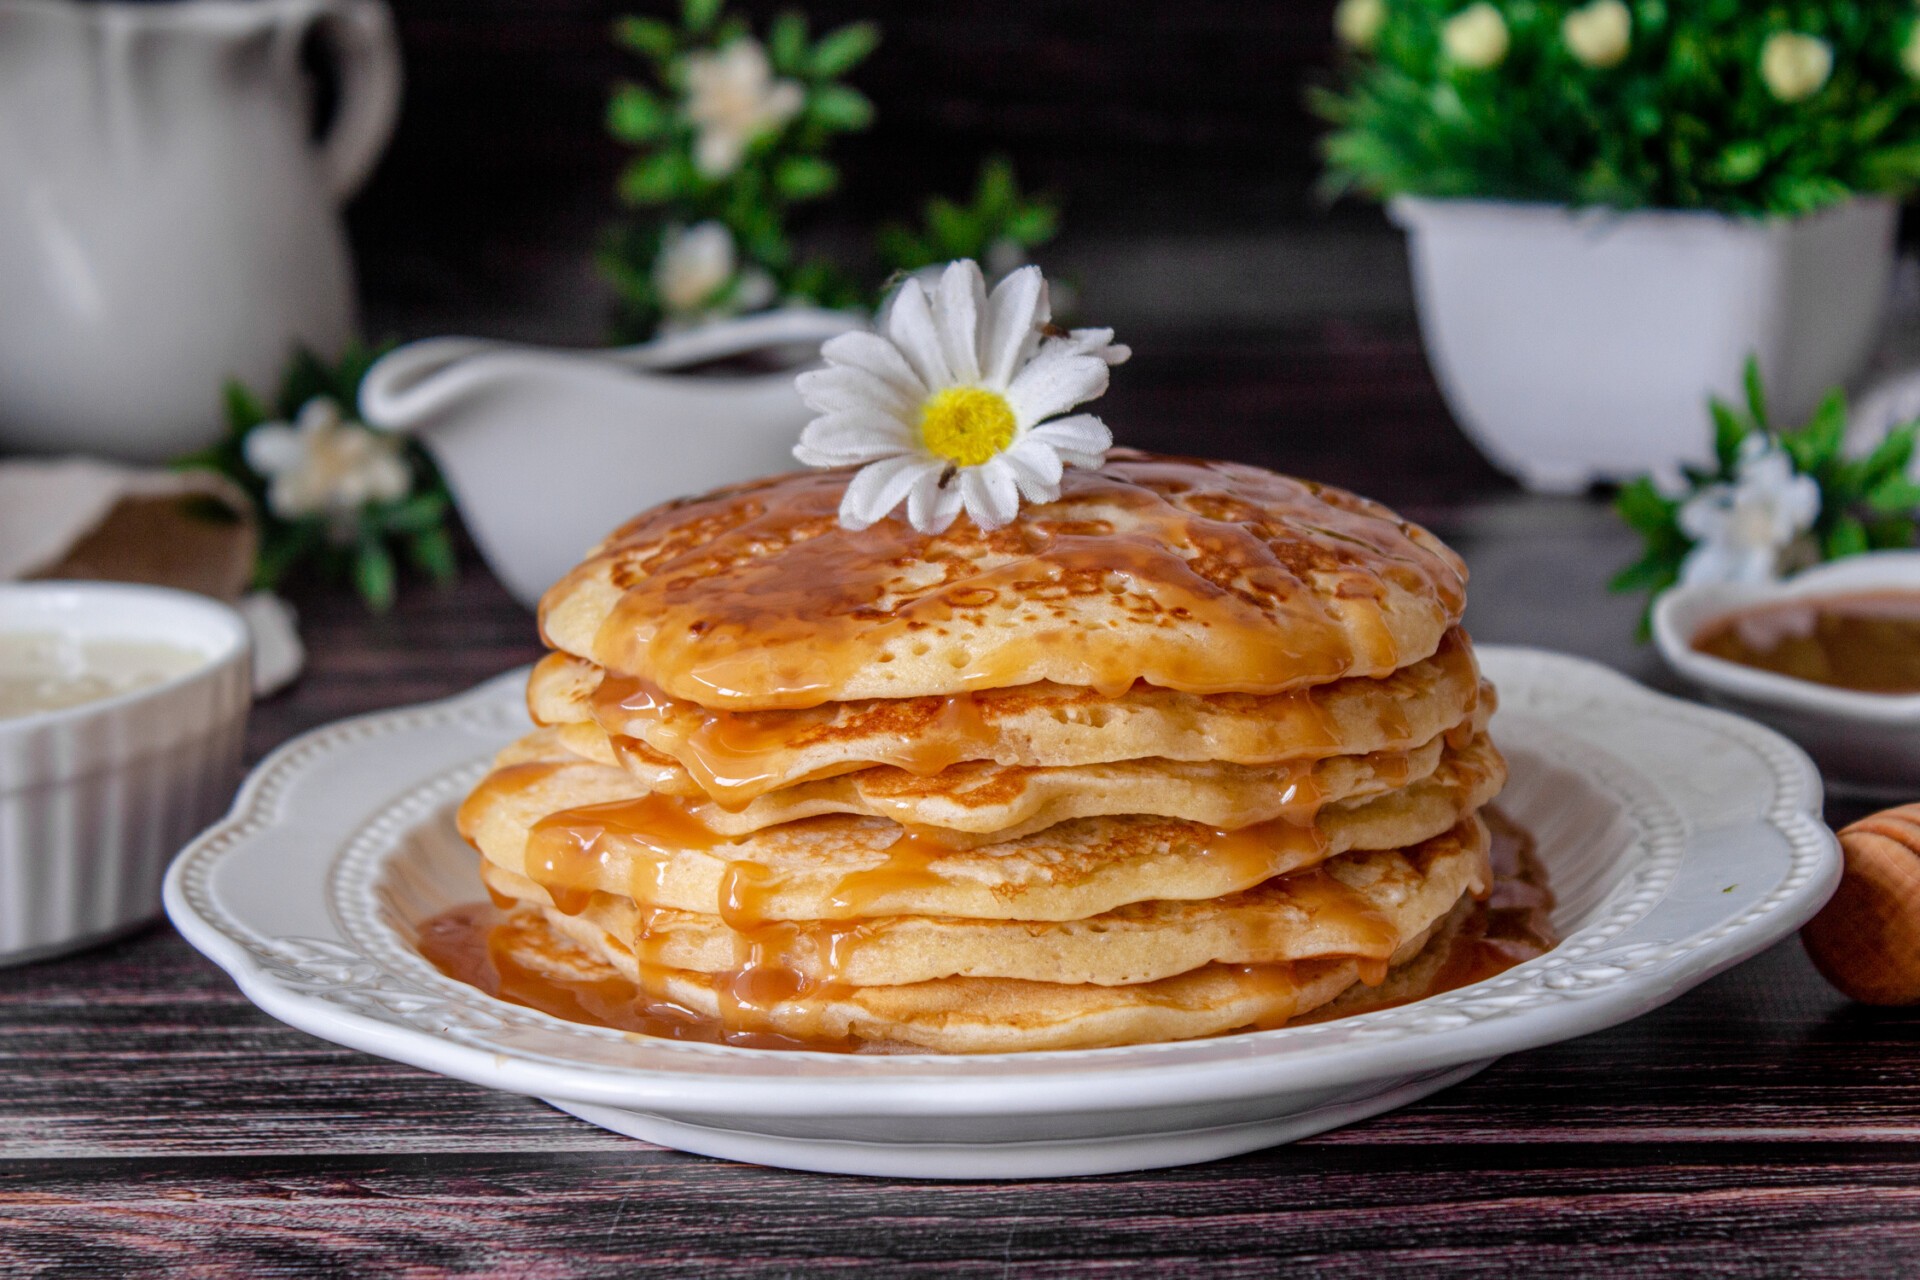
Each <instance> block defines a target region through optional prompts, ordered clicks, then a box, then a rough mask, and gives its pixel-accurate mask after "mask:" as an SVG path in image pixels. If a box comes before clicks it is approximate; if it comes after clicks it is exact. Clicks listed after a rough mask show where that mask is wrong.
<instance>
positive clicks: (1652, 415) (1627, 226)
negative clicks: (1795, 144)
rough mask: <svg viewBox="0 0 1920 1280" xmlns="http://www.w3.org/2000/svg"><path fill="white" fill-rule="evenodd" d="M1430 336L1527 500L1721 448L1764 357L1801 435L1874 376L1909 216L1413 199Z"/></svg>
mask: <svg viewBox="0 0 1920 1280" xmlns="http://www.w3.org/2000/svg"><path fill="white" fill-rule="evenodd" d="M1390 212H1391V215H1392V217H1393V219H1394V221H1396V222H1397V223H1399V224H1400V225H1401V226H1402V227H1404V228H1406V230H1407V233H1408V239H1409V248H1410V252H1411V257H1412V264H1413V282H1414V293H1415V297H1416V299H1417V301H1418V304H1419V313H1420V332H1421V335H1422V337H1423V338H1424V340H1425V343H1426V348H1427V355H1428V358H1429V359H1430V360H1431V361H1432V363H1433V368H1434V373H1435V375H1436V376H1437V377H1438V378H1439V380H1440V387H1441V390H1442V392H1444V394H1445V395H1446V398H1447V404H1448V406H1449V407H1450V408H1451V409H1452V410H1453V414H1454V417H1455V418H1457V419H1458V420H1459V422H1460V425H1461V427H1462V428H1463V429H1464V430H1465V431H1466V433H1467V435H1468V436H1469V437H1470V438H1471V439H1472V440H1473V442H1474V443H1475V444H1476V445H1478V446H1479V447H1480V449H1481V451H1482V452H1483V453H1485V454H1486V455H1487V457H1488V458H1490V459H1492V461H1493V462H1494V463H1495V464H1496V465H1497V466H1499V467H1501V468H1502V469H1503V470H1506V471H1509V472H1511V473H1512V474H1513V475H1515V476H1516V477H1518V478H1519V480H1520V481H1521V483H1523V484H1525V485H1526V486H1527V487H1528V488H1530V489H1535V490H1540V491H1544V492H1568V491H1575V490H1579V489H1582V488H1584V487H1585V486H1587V485H1588V484H1590V483H1592V482H1593V481H1596V480H1617V479H1623V478H1626V477H1630V476H1633V475H1637V474H1639V473H1641V472H1646V471H1652V472H1655V473H1657V474H1660V475H1673V474H1675V473H1677V471H1678V468H1679V465H1680V464H1681V463H1682V462H1694V461H1697V462H1704V461H1706V460H1707V459H1708V456H1709V454H1710V452H1711V447H1710V442H1711V440H1712V431H1711V428H1710V426H1709V423H1708V418H1707V409H1706V402H1707V397H1708V396H1709V395H1714V394H1717V395H1720V396H1722V397H1723V398H1728V399H1737V398H1738V397H1739V395H1740V374H1741V368H1742V366H1743V365H1744V363H1745V362H1746V359H1747V357H1748V355H1749V354H1751V355H1755V356H1757V357H1758V358H1759V361H1760V369H1761V373H1762V375H1763V376H1764V378H1765V380H1766V385H1767V389H1768V392H1769V399H1770V402H1771V407H1772V408H1773V410H1774V416H1775V417H1776V418H1777V419H1778V420H1779V421H1780V422H1781V423H1782V424H1786V425H1798V424H1799V422H1800V421H1801V420H1802V419H1804V417H1805V415H1806V414H1808V413H1809V412H1811V410H1812V409H1813V407H1814V405H1815V404H1816V403H1818V401H1819V399H1820V397H1821V396H1822V395H1823V394H1824V393H1825V392H1826V390H1827V389H1828V388H1829V387H1832V386H1835V385H1837V384H1840V383H1844V382H1845V381H1847V380H1848V379H1849V378H1851V377H1853V376H1854V375H1855V374H1857V373H1858V372H1860V370H1861V368H1862V366H1863V365H1864V364H1865V362H1866V359H1867V356H1868V354H1869V353H1870V352H1871V350H1872V348H1873V343H1874V339H1875V337H1876V333H1877V330H1878V328H1879V324H1880V318H1881V314H1882V311H1883V309H1884V307H1885V304H1886V298H1887V290H1888V283H1889V279H1890V277H1891V275H1892V270H1893V237H1894V229H1895V221H1896V208H1895V206H1894V204H1893V202H1892V201H1890V200H1884V199H1879V198H1862V199H1857V200H1854V201H1852V202H1850V203H1848V204H1845V205H1842V206H1840V207H1838V208H1834V209H1829V210H1826V211H1824V212H1821V213H1817V214H1813V215H1810V216H1808V217H1805V218H1794V219H1778V218H1776V219H1739V218H1729V217H1724V216H1721V215H1719V214H1711V213H1695V212H1676V211H1671V210H1640V211H1635V212H1628V213H1622V212H1618V211H1614V210H1598V209H1593V210H1575V209H1568V208H1565V207H1562V206H1559V205H1540V204H1512V203H1505V202H1501V201H1491V200H1425V199H1410V198H1402V199H1399V200H1396V201H1394V202H1393V205H1392V207H1391V209H1390Z"/></svg>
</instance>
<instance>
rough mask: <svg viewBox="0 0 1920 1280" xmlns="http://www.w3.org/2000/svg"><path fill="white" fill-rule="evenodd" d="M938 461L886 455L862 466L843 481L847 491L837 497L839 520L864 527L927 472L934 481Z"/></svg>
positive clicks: (897, 502)
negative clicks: (877, 460) (881, 459)
mask: <svg viewBox="0 0 1920 1280" xmlns="http://www.w3.org/2000/svg"><path fill="white" fill-rule="evenodd" d="M940 470H941V466H940V464H939V463H938V462H934V461H931V460H929V459H926V458H919V457H899V458H888V459H887V460H885V461H884V462H876V463H874V464H873V465H871V466H868V467H862V468H861V469H860V470H859V471H857V472H855V473H854V476H853V479H851V480H849V481H847V492H846V495H845V496H844V497H842V498H841V499H840V523H841V524H843V525H845V526H846V527H847V528H849V529H854V530H859V529H864V528H866V527H867V526H868V525H871V524H876V523H878V522H879V521H881V520H884V519H886V518H887V513H888V512H890V511H892V510H893V509H894V508H895V507H897V506H899V505H900V502H901V500H902V499H903V498H905V497H906V496H907V494H908V492H909V491H910V490H911V489H912V488H913V487H914V485H915V484H916V483H917V482H918V481H919V480H920V479H921V477H922V475H923V474H925V473H929V472H931V474H932V475H933V478H934V479H935V480H936V481H937V480H938V479H939V478H940Z"/></svg>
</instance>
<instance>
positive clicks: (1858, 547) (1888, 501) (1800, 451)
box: [1608, 359, 1920, 638]
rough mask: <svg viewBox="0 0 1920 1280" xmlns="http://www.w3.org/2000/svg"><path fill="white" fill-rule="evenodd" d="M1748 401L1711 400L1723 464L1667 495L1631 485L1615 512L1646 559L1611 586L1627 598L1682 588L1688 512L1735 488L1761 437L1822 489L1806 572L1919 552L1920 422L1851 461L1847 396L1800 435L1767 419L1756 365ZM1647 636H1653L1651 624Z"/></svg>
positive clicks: (1697, 472) (1804, 553) (1824, 408)
mask: <svg viewBox="0 0 1920 1280" xmlns="http://www.w3.org/2000/svg"><path fill="white" fill-rule="evenodd" d="M1745 390H1746V403H1745V405H1744V406H1742V407H1740V408H1736V407H1734V406H1732V405H1729V404H1727V403H1725V402H1724V401H1722V400H1720V399H1718V398H1717V397H1716V398H1715V399H1713V400H1712V401H1711V402H1710V407H1711V411H1712V416H1713V455H1714V465H1713V466H1712V467H1711V468H1706V467H1691V466H1690V467H1686V468H1684V469H1683V471H1684V476H1685V485H1684V487H1683V488H1682V489H1681V490H1680V491H1679V492H1677V493H1672V492H1666V491H1664V490H1662V489H1661V487H1660V486H1659V485H1658V484H1656V483H1655V482H1654V480H1653V478H1652V477H1650V476H1642V477H1640V478H1639V479H1637V480H1634V481H1632V482H1631V483H1629V484H1627V485H1625V486H1623V487H1622V488H1621V490H1620V493H1619V495H1618V497H1617V498H1616V499H1615V500H1614V510H1615V511H1617V512H1618V513H1619V515H1620V518H1621V519H1622V520H1624V521H1625V522H1626V523H1627V525H1628V526H1629V527H1630V528H1632V529H1633V530H1634V532H1636V533H1638V534H1639V535H1640V537H1641V539H1642V540H1643V542H1644V544H1645V547H1644V551H1643V553H1642V555H1641V556H1640V558H1639V559H1638V560H1636V561H1634V562H1633V563H1632V564H1630V565H1628V566H1627V567H1626V568H1625V569H1622V570H1621V571H1620V572H1619V573H1618V574H1617V575H1615V577H1614V578H1613V580H1612V581H1611V582H1610V583H1609V584H1608V589H1609V590H1611V591H1615V592H1621V593H1628V594H1631V593H1638V592H1646V593H1647V594H1648V603H1649V608H1651V602H1652V597H1654V596H1657V595H1658V594H1659V593H1660V592H1662V591H1665V590H1666V589H1667V588H1668V587H1671V586H1673V585H1674V584H1675V583H1676V582H1678V581H1679V580H1680V573H1681V567H1682V565H1683V564H1684V563H1685V562H1686V558H1687V555H1688V553H1690V552H1691V551H1692V550H1693V549H1694V546H1695V540H1694V539H1693V538H1691V537H1690V536H1688V534H1687V533H1686V531H1685V529H1683V528H1682V525H1681V515H1680V513H1681V509H1682V508H1683V507H1685V506H1686V504H1687V502H1688V501H1689V500H1690V499H1692V498H1693V497H1695V496H1696V495H1698V494H1700V493H1701V492H1702V491H1704V490H1706V489H1708V488H1709V487H1710V486H1714V485H1731V484H1734V483H1735V482H1736V481H1737V480H1738V478H1739V467H1740V462H1741V458H1742V454H1743V452H1744V451H1745V450H1747V449H1749V448H1750V447H1751V446H1750V444H1749V442H1750V441H1753V440H1755V439H1756V438H1758V439H1761V440H1765V441H1768V442H1769V443H1770V444H1773V445H1777V446H1778V447H1779V448H1780V449H1781V450H1783V451H1784V452H1785V454H1786V456H1787V457H1788V458H1789V459H1790V460H1791V461H1792V464H1793V470H1794V472H1795V473H1797V474H1799V475H1802V476H1807V477H1810V478H1811V479H1812V480H1813V482H1814V484H1815V485H1817V486H1818V487H1819V491H1820V509H1819V514H1818V516H1817V518H1816V519H1815V521H1814V523H1813V527H1812V528H1811V529H1810V530H1808V532H1807V534H1806V535H1805V536H1804V538H1802V539H1801V541H1800V543H1799V545H1798V546H1796V547H1794V548H1792V549H1791V554H1790V557H1789V558H1790V560H1793V561H1797V562H1798V564H1799V565H1800V566H1802V567H1803V566H1804V565H1806V564H1812V563H1818V562H1819V561H1822V560H1838V559H1840V558H1841V557H1843V556H1851V555H1858V554H1859V553H1861V552H1863V551H1878V550H1885V549H1890V548H1900V547H1910V546H1912V545H1914V541H1915V535H1916V531H1917V529H1920V525H1917V524H1916V510H1917V509H1920V485H1917V484H1915V483H1914V482H1913V480H1912V479H1911V477H1910V474H1909V468H1910V466H1911V464H1912V461H1913V453H1914V444H1915V439H1916V436H1917V435H1920V422H1909V423H1906V424H1905V425H1902V426H1898V427H1895V428H1894V429H1893V430H1892V431H1890V432H1888V433H1887V437H1886V439H1884V440H1882V441H1881V442H1880V443H1879V444H1878V445H1876V446H1875V447H1874V448H1873V449H1872V451H1870V452H1869V453H1867V454H1866V456H1864V457H1849V456H1848V455H1847V453H1846V435H1847V401H1846V396H1845V393H1843V392H1841V391H1840V390H1838V389H1835V390H1833V391H1831V392H1829V393H1828V394H1827V396H1826V398H1825V399H1824V400H1822V401H1821V402H1820V407H1819V408H1818V409H1816V410H1815V411H1814V414H1813V417H1812V418H1811V419H1810V420H1809V421H1808V422H1807V423H1806V425H1805V426H1802V427H1800V428H1798V429H1796V430H1791V431H1781V430H1777V429H1776V428H1775V427H1774V426H1773V424H1772V422H1771V421H1770V420H1769V417H1768V413H1767V397H1766V390H1765V388H1764V387H1763V386H1762V385H1761V380H1760V369H1759V365H1758V363H1757V362H1756V361H1754V360H1752V359H1749V360H1748V361H1747V366H1746V376H1745ZM1641 631H1642V636H1643V638H1644V635H1645V632H1646V619H1645V617H1644V616H1643V618H1642V622H1641Z"/></svg>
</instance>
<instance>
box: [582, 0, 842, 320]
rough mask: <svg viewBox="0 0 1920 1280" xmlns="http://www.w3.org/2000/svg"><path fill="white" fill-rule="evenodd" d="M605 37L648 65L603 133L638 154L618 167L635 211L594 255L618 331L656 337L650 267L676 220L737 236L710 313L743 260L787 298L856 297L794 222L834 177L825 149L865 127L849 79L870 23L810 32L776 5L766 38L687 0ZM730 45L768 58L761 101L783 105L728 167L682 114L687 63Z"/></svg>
mask: <svg viewBox="0 0 1920 1280" xmlns="http://www.w3.org/2000/svg"><path fill="white" fill-rule="evenodd" d="M614 35H615V39H616V40H617V41H618V42H619V43H620V44H621V45H623V46H624V47H626V48H627V49H629V50H631V51H632V52H634V53H637V54H639V55H640V56H641V57H642V58H643V59H644V60H645V61H646V63H647V66H648V71H649V83H646V84H642V83H638V82H632V81H628V82H623V83H621V84H619V85H617V86H616V87H615V89H614V93H613V98H612V101H611V103H610V104H609V106H608V111H607V128H608V131H609V132H611V133H612V135H613V136H614V137H615V138H616V139H618V140H619V141H621V142H624V143H627V144H628V145H630V146H632V147H633V148H634V149H635V152H636V154H635V156H634V158H633V160H632V161H630V162H629V163H628V164H627V166H626V168H625V169H623V170H622V171H621V174H620V177H619V182H618V192H619V195H620V199H621V200H622V202H623V203H625V204H626V205H628V206H629V207H631V208H633V209H636V210H640V211H642V213H643V216H641V217H638V218H636V219H634V220H632V221H630V222H629V223H627V224H626V225H624V226H622V227H620V228H618V229H617V230H616V231H615V233H614V234H613V236H612V238H611V239H610V241H609V243H608V244H607V246H606V248H605V250H604V251H603V253H602V255H601V262H602V266H603V268H604V269H605V270H606V272H607V274H608V276H609V277H610V278H611V279H612V281H613V282H614V285H615V287H616V289H617V290H618V291H619V294H620V302H621V316H620V320H619V327H620V329H621V330H622V331H623V334H624V336H627V337H631V338H638V337H643V336H646V335H648V334H651V333H652V332H653V331H654V329H655V328H657V327H658V325H659V324H660V322H661V320H662V319H664V318H667V316H668V314H669V311H670V308H669V307H668V306H667V305H666V300H665V299H663V298H662V296H661V293H660V289H659V286H658V281H657V280H656V278H655V274H654V264H655V262H656V260H657V258H658V256H659V254H660V252H661V251H662V248H663V247H664V245H665V243H666V240H667V232H668V229H669V228H670V227H674V226H688V225H693V224H697V223H702V222H707V221H714V222H718V223H719V224H720V225H722V226H724V227H725V228H726V229H727V231H728V232H729V233H730V234H731V236H732V238H733V243H734V246H735V253H736V255H737V259H736V262H735V265H734V270H733V271H732V272H731V273H730V276H729V278H728V279H726V280H725V281H723V282H722V283H720V284H719V285H718V286H716V288H715V290H714V291H713V296H711V297H710V298H709V299H707V302H708V303H709V304H711V309H712V310H713V311H715V312H724V311H726V310H728V309H729V304H732V303H735V302H737V301H738V298H737V295H738V293H739V291H740V290H741V288H742V285H743V282H744V281H745V280H746V279H747V275H746V273H747V271H748V269H749V268H757V269H758V270H760V271H762V272H764V273H766V276H767V277H768V278H769V279H770V280H771V282H772V284H773V286H774V288H775V289H776V290H777V292H778V293H779V294H780V295H782V296H796V295H797V296H805V297H809V298H812V299H815V300H817V301H821V302H824V303H825V304H827V305H844V304H846V303H848V302H851V301H853V300H854V298H855V297H856V296H857V291H856V290H854V289H853V287H852V286H851V285H850V284H849V283H848V282H847V281H846V279H845V278H844V276H843V275H842V273H840V272H839V271H838V270H837V269H836V268H834V267H833V265H832V264H830V263H827V262H824V261H821V260H818V259H811V260H802V259H800V257H799V256H798V255H797V254H796V252H795V249H794V244H793V239H792V235H791V231H790V226H789V223H790V218H791V214H792V211H793V209H794V208H795V207H796V206H798V205H803V204H807V203H810V202H812V201H817V200H820V199H823V198H824V197H826V196H828V195H831V194H832V193H833V192H834V191H835V190H836V189H837V188H838V187H839V185H840V172H839V169H838V168H837V167H836V166H835V165H834V163H833V161H832V160H831V159H830V158H829V151H830V150H831V146H832V143H833V140H834V139H835V137H836V136H838V135H841V134H846V133H856V132H859V131H860V130H863V129H865V128H867V126H868V125H869V124H871V123H872V120H873V104H872V103H870V102H868V101H867V98H866V96H865V95H864V94H862V93H861V92H860V91H859V90H858V89H855V88H854V87H852V86H851V85H848V84H846V83H844V78H845V76H846V75H847V73H849V72H850V71H852V70H853V69H854V68H855V67H857V66H859V65H860V63H862V62H863V61H865V60H866V58H867V56H868V55H869V54H871V53H872V52H873V50H874V48H875V47H876V46H877V45H878V43H879V39H880V34H879V30H878V28H876V27H875V26H874V25H873V24H872V23H867V22H857V23H853V24H850V25H848V26H844V27H841V28H839V29H837V30H835V31H831V32H829V33H827V34H826V35H824V36H822V37H820V38H819V39H818V40H815V39H813V38H812V37H811V36H810V34H809V32H808V28H807V21H806V19H805V17H803V16H802V15H801V14H798V13H785V14H782V15H781V16H780V17H779V18H777V19H775V20H774V22H773V24H772V26H771V27H770V28H769V29H768V31H767V34H766V39H765V41H764V42H763V41H760V40H759V39H757V38H756V36H755V34H754V32H753V31H752V29H751V28H750V27H749V26H748V25H747V23H746V22H745V21H744V20H742V19H740V18H737V17H734V16H732V15H729V14H728V13H726V11H725V6H724V3H723V0H685V3H684V4H683V5H682V7H681V12H680V20H679V22H678V23H677V24H675V23H670V22H665V21H662V20H660V19H657V18H644V17H625V18H622V19H620V20H619V22H618V23H617V24H616V25H615V28H614ZM729 50H732V51H734V53H735V54H736V55H737V54H739V53H740V52H741V51H750V52H749V54H748V56H750V57H761V58H764V60H765V66H766V70H767V72H768V75H769V81H768V83H769V85H770V86H771V88H772V90H773V92H774V93H775V94H777V95H780V96H781V97H783V98H784V100H785V101H784V102H781V101H780V98H774V99H770V101H773V102H777V103H780V109H779V110H777V111H775V112H773V113H772V114H770V115H768V117H767V118H766V120H765V122H764V124H763V125H762V126H761V127H760V128H759V129H757V130H752V131H749V132H747V134H746V136H744V137H742V139H741V144H742V145H741V149H740V152H739V155H738V158H737V160H736V161H735V162H734V163H732V164H731V165H729V166H726V167H718V166H715V165H714V164H712V163H709V164H707V165H704V166H703V164H702V163H701V154H702V152H701V145H702V143H701V139H702V132H703V126H702V124H701V123H700V122H699V121H697V120H696V119H695V118H694V116H693V114H692V112H691V111H690V100H689V95H690V93H691V91H692V89H693V85H692V84H691V83H690V78H689V72H690V69H691V68H692V67H693V66H694V65H695V64H696V60H700V59H707V60H711V59H714V58H716V57H719V56H722V55H725V54H727V53H728V51H729ZM709 65H712V64H711V62H709ZM789 86H790V87H789ZM712 127H713V126H708V128H712ZM734 309H744V308H734Z"/></svg>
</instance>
